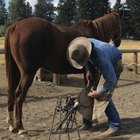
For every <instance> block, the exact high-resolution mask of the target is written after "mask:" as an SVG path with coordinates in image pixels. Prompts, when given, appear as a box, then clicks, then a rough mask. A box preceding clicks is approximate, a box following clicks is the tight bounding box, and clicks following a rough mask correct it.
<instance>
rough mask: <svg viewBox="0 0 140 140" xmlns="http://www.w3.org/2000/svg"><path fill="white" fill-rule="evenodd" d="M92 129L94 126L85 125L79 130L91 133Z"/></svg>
mask: <svg viewBox="0 0 140 140" xmlns="http://www.w3.org/2000/svg"><path fill="white" fill-rule="evenodd" d="M92 129H93V125H90V126H87V125H85V124H83V125H82V126H81V127H80V128H79V131H86V130H89V131H91V130H92Z"/></svg>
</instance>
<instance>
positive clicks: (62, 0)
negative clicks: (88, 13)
mask: <svg viewBox="0 0 140 140" xmlns="http://www.w3.org/2000/svg"><path fill="white" fill-rule="evenodd" d="M57 12H58V15H57V17H56V22H57V23H59V24H64V25H71V24H72V23H74V22H75V16H76V0H59V3H58V7H57Z"/></svg>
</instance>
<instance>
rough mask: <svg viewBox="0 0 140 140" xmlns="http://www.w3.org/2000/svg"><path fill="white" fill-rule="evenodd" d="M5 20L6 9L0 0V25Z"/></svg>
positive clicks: (2, 0)
mask: <svg viewBox="0 0 140 140" xmlns="http://www.w3.org/2000/svg"><path fill="white" fill-rule="evenodd" d="M6 20H7V10H6V8H5V3H4V0H0V25H4V24H5V23H6Z"/></svg>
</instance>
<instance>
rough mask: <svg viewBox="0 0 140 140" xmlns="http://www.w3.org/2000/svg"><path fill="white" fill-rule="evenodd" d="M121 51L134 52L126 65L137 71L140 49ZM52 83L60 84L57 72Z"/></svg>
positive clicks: (0, 50)
mask: <svg viewBox="0 0 140 140" xmlns="http://www.w3.org/2000/svg"><path fill="white" fill-rule="evenodd" d="M120 51H121V52H122V53H133V54H134V61H133V63H131V64H128V65H127V66H131V65H134V72H135V73H136V74H137V73H138V67H139V66H140V64H138V53H140V50H124V49H121V50H120ZM0 54H4V49H0ZM53 83H54V84H56V85H59V84H60V75H59V74H53Z"/></svg>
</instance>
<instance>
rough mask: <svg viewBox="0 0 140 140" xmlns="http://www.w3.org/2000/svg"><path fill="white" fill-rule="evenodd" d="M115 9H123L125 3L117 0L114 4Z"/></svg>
mask: <svg viewBox="0 0 140 140" xmlns="http://www.w3.org/2000/svg"><path fill="white" fill-rule="evenodd" d="M113 9H114V10H115V11H120V10H122V9H123V4H121V0H117V1H116V3H115V5H114V7H113Z"/></svg>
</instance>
